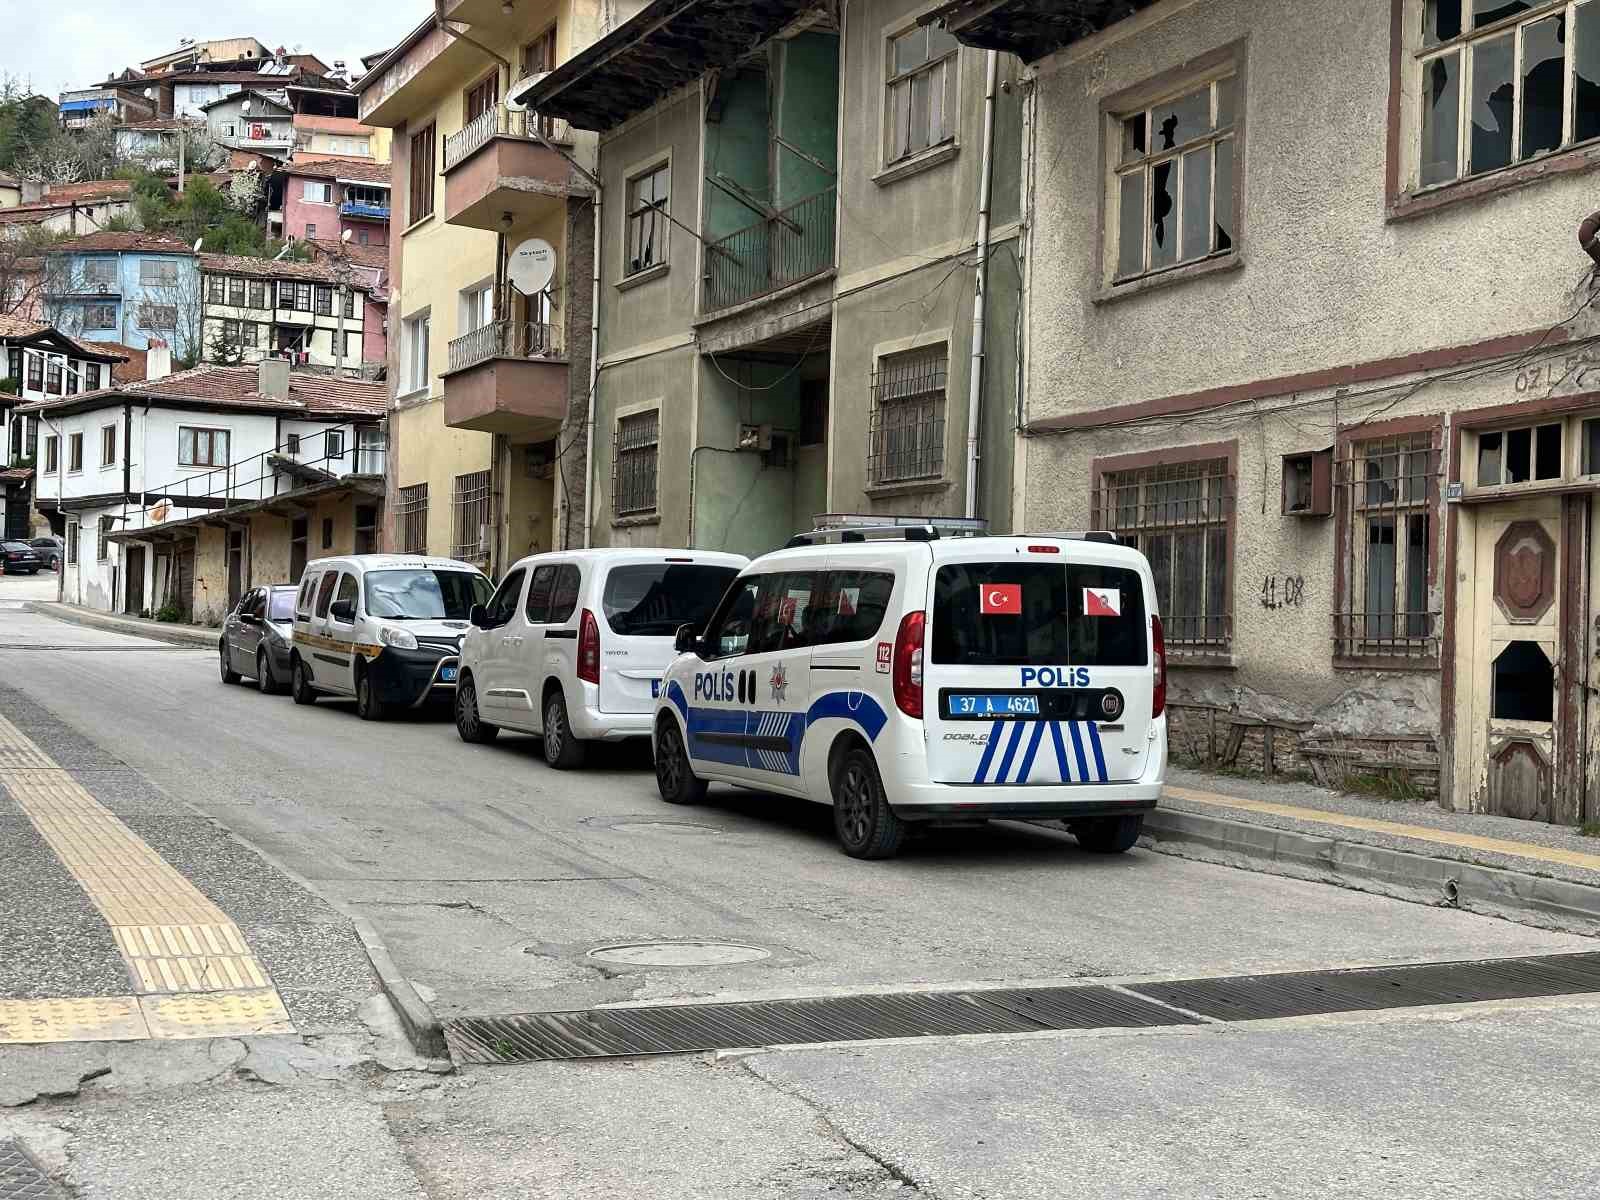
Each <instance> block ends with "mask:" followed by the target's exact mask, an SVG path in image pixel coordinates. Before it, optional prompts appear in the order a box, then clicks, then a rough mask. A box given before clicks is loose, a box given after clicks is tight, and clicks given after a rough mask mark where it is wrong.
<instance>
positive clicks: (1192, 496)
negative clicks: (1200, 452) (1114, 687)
mask: <svg viewBox="0 0 1600 1200" xmlns="http://www.w3.org/2000/svg"><path fill="white" fill-rule="evenodd" d="M1100 487H1101V492H1100V495H1099V497H1098V504H1097V506H1096V507H1097V509H1098V513H1099V517H1100V521H1101V522H1103V523H1104V524H1105V525H1106V526H1107V527H1108V528H1110V529H1111V530H1112V531H1114V532H1115V533H1116V534H1117V535H1118V536H1119V537H1121V538H1122V539H1124V540H1125V541H1126V542H1127V543H1128V544H1129V545H1133V546H1137V547H1138V548H1139V549H1140V550H1141V551H1142V552H1143V553H1144V555H1145V557H1147V558H1148V559H1149V560H1150V571H1151V574H1152V575H1153V576H1154V577H1155V585H1156V604H1157V611H1159V612H1160V614H1161V624H1162V627H1163V629H1164V631H1165V633H1166V641H1167V647H1168V649H1169V650H1170V651H1171V652H1172V654H1173V656H1174V657H1175V658H1182V657H1183V656H1185V655H1190V656H1199V655H1215V654H1227V653H1228V652H1229V651H1230V649H1231V648H1232V640H1233V617H1232V606H1231V603H1230V597H1231V592H1232V588H1231V576H1232V572H1233V563H1232V558H1233V547H1232V545H1231V541H1232V539H1231V537H1230V533H1229V531H1230V518H1231V516H1232V513H1233V499H1234V481H1233V476H1232V474H1231V473H1230V472H1229V469H1228V460H1227V459H1225V458H1211V459H1200V460H1198V461H1195V462H1185V463H1168V464H1163V465H1160V466H1152V467H1141V468H1138V469H1135V470H1130V471H1112V472H1107V473H1106V474H1105V475H1104V476H1102V478H1101V483H1100Z"/></svg>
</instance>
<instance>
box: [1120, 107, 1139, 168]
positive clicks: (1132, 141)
mask: <svg viewBox="0 0 1600 1200" xmlns="http://www.w3.org/2000/svg"><path fill="white" fill-rule="evenodd" d="M1144 126H1145V114H1144V113H1140V114H1139V115H1138V116H1136V117H1129V118H1128V119H1127V120H1126V121H1124V122H1123V123H1122V161H1123V162H1124V163H1131V162H1132V161H1133V160H1134V159H1136V158H1143V157H1144V149H1145V140H1144Z"/></svg>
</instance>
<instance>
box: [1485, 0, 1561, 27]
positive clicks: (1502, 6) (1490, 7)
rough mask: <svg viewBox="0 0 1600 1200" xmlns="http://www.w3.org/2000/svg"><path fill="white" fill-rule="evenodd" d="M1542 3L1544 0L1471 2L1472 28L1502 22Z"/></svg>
mask: <svg viewBox="0 0 1600 1200" xmlns="http://www.w3.org/2000/svg"><path fill="white" fill-rule="evenodd" d="M1543 2H1544V0H1472V27H1473V28H1474V29H1482V28H1484V26H1486V25H1493V24H1494V23H1495V22H1496V21H1503V20H1504V19H1505V18H1506V17H1514V16H1516V15H1517V14H1518V13H1524V12H1527V11H1528V10H1529V9H1530V8H1532V7H1533V6H1534V5H1535V4H1542V3H1543Z"/></svg>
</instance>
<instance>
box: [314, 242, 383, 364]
mask: <svg viewBox="0 0 1600 1200" xmlns="http://www.w3.org/2000/svg"><path fill="white" fill-rule="evenodd" d="M310 245H311V254H312V258H313V260H314V261H316V262H332V261H336V260H338V259H340V258H343V259H344V260H346V261H347V262H349V264H350V266H351V270H352V274H353V275H354V276H355V277H356V278H357V279H358V280H359V281H360V282H361V283H362V284H364V285H366V286H367V287H370V288H371V289H372V290H371V291H369V292H367V293H366V301H365V303H366V308H365V309H364V310H363V311H362V314H361V343H362V352H361V358H362V361H363V362H369V363H381V362H387V361H388V359H389V250H388V247H386V246H380V245H377V244H374V243H371V242H369V243H368V244H367V245H365V246H363V245H361V244H359V243H358V242H356V240H355V239H354V238H351V239H350V241H349V242H340V241H336V240H329V241H322V240H321V239H318V240H316V241H313V242H311V243H310Z"/></svg>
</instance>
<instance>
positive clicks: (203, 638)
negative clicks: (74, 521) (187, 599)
mask: <svg viewBox="0 0 1600 1200" xmlns="http://www.w3.org/2000/svg"><path fill="white" fill-rule="evenodd" d="M28 605H29V607H30V608H32V609H33V610H34V611H35V612H39V613H43V614H44V615H45V616H47V617H54V618H55V619H56V620H58V621H65V622H67V623H68V624H69V625H86V626H88V627H89V628H91V629H104V630H106V631H108V632H110V633H126V634H129V635H130V636H132V637H142V638H149V639H150V640H151V641H153V642H165V643H167V644H168V645H171V646H201V647H204V648H205V649H207V650H213V649H215V648H216V645H217V639H218V638H219V637H221V636H222V631H221V630H220V629H217V630H201V629H188V628H185V627H183V626H180V625H162V624H161V623H159V622H155V621H145V620H126V619H123V618H120V617H115V616H112V615H111V614H109V613H98V612H92V611H90V610H88V609H84V608H79V607H78V606H77V605H76V604H62V603H60V602H59V601H55V600H30V601H29V602H28Z"/></svg>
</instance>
